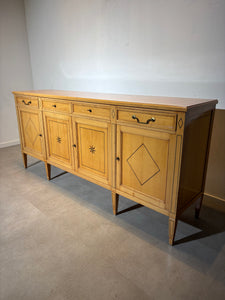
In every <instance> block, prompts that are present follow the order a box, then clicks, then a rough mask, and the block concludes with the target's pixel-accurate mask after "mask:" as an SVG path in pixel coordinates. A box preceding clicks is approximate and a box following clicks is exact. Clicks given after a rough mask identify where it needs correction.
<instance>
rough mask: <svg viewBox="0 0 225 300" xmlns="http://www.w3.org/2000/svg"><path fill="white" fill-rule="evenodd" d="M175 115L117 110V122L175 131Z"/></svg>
mask: <svg viewBox="0 0 225 300" xmlns="http://www.w3.org/2000/svg"><path fill="white" fill-rule="evenodd" d="M176 119H177V116H176V114H171V113H167V112H165V113H158V112H155V111H152V112H151V111H149V112H143V111H135V110H133V111H125V110H118V115H117V120H118V121H124V122H129V123H131V124H137V125H142V126H144V127H151V128H156V129H162V130H167V131H175V130H176Z"/></svg>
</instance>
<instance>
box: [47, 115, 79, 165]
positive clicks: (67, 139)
mask: <svg viewBox="0 0 225 300" xmlns="http://www.w3.org/2000/svg"><path fill="white" fill-rule="evenodd" d="M43 118H44V128H45V137H46V153H47V161H48V162H49V163H50V164H54V163H55V164H57V165H59V166H64V167H66V168H69V169H72V167H73V156H72V135H71V117H70V116H68V115H63V114H58V113H49V112H43Z"/></svg>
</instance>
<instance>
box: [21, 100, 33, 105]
mask: <svg viewBox="0 0 225 300" xmlns="http://www.w3.org/2000/svg"><path fill="white" fill-rule="evenodd" d="M22 102H23V103H24V104H25V105H30V104H31V101H28V102H27V103H26V102H25V100H23V101H22Z"/></svg>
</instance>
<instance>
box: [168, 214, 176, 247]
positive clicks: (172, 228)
mask: <svg viewBox="0 0 225 300" xmlns="http://www.w3.org/2000/svg"><path fill="white" fill-rule="evenodd" d="M176 229H177V218H176V219H172V218H169V244H170V245H171V246H173V243H174V237H175V233H176Z"/></svg>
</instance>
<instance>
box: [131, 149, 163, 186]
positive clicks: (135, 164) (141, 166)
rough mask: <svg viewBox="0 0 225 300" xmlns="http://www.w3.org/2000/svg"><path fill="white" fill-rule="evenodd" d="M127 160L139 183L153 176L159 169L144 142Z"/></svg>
mask: <svg viewBox="0 0 225 300" xmlns="http://www.w3.org/2000/svg"><path fill="white" fill-rule="evenodd" d="M127 162H128V164H129V166H130V168H131V170H132V171H133V173H134V175H135V176H136V178H137V180H138V181H139V183H140V184H141V185H144V184H145V183H146V182H147V181H149V180H150V179H151V178H152V177H154V176H155V175H156V174H157V173H158V172H160V169H159V167H158V165H157V163H156V162H155V160H154V159H153V157H152V156H151V154H150V152H149V151H148V149H147V148H146V146H145V145H144V144H142V145H141V146H139V147H138V148H137V149H136V150H135V151H134V153H133V154H131V156H130V157H129V158H128V159H127Z"/></svg>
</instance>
